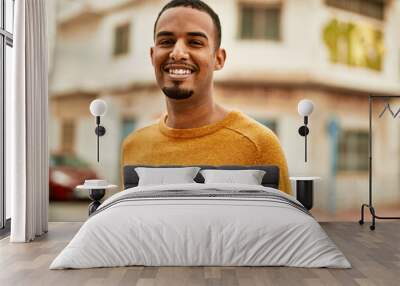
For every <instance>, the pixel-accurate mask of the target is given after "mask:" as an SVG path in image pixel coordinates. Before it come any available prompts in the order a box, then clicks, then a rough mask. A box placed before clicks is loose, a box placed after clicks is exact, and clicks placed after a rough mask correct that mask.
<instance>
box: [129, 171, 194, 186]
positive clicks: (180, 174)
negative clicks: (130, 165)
mask: <svg viewBox="0 0 400 286" xmlns="http://www.w3.org/2000/svg"><path fill="white" fill-rule="evenodd" d="M199 170H200V168H199V167H184V168H146V167H137V168H135V171H136V173H137V174H138V176H139V183H138V185H139V186H148V185H166V184H185V183H196V182H195V181H194V180H193V179H194V178H195V177H196V175H197V173H198V172H199Z"/></svg>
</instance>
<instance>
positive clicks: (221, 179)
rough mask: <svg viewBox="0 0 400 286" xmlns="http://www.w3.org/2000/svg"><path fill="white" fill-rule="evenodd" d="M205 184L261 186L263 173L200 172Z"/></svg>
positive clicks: (232, 171)
mask: <svg viewBox="0 0 400 286" xmlns="http://www.w3.org/2000/svg"><path fill="white" fill-rule="evenodd" d="M200 174H201V175H202V176H203V177H204V183H205V184H212V183H224V184H229V183H230V184H246V185H261V182H262V179H263V177H264V175H265V171H262V170H215V169H214V170H211V169H209V170H201V171H200Z"/></svg>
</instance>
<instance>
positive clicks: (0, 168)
mask: <svg viewBox="0 0 400 286" xmlns="http://www.w3.org/2000/svg"><path fill="white" fill-rule="evenodd" d="M6 1H7V0H0V6H1V7H0V8H1V10H0V13H1V21H0V59H1V61H0V62H1V67H0V98H1V99H0V118H1V122H0V236H2V235H4V234H6V233H8V232H9V230H10V219H7V217H6V215H7V213H6V202H7V199H6V189H5V179H6V178H5V154H6V152H5V128H6V124H5V120H6V118H5V97H6V80H5V78H6V58H7V54H6V50H7V46H8V47H10V48H13V42H14V37H13V33H10V32H9V31H7V28H6V20H7V19H6V17H7V16H9V15H6ZM8 1H12V6H13V8H12V11H13V14H15V13H14V7H15V0H8ZM11 17H12V18H13V19H14V15H11ZM12 30H14V27H13V29H12Z"/></svg>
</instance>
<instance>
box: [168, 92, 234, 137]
mask: <svg viewBox="0 0 400 286" xmlns="http://www.w3.org/2000/svg"><path fill="white" fill-rule="evenodd" d="M206 98H207V100H203V101H201V102H192V103H188V102H178V101H176V100H169V99H167V112H168V117H167V120H166V122H165V123H166V125H167V126H168V127H171V128H176V129H187V128H198V127H202V126H205V125H209V124H213V123H215V122H218V121H220V120H222V119H224V117H225V116H226V115H227V114H228V111H227V110H226V109H224V108H223V107H221V106H220V105H218V104H216V103H215V102H214V101H213V99H212V97H206Z"/></svg>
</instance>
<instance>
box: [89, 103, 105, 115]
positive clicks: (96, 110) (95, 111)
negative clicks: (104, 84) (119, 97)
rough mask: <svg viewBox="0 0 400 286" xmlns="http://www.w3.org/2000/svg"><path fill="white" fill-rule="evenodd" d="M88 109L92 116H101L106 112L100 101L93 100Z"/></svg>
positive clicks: (103, 104)
mask: <svg viewBox="0 0 400 286" xmlns="http://www.w3.org/2000/svg"><path fill="white" fill-rule="evenodd" d="M89 109H90V113H92V115H93V116H103V115H104V114H106V112H107V104H106V102H105V101H104V100H102V99H95V100H93V101H92V102H91V103H90V107H89Z"/></svg>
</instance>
